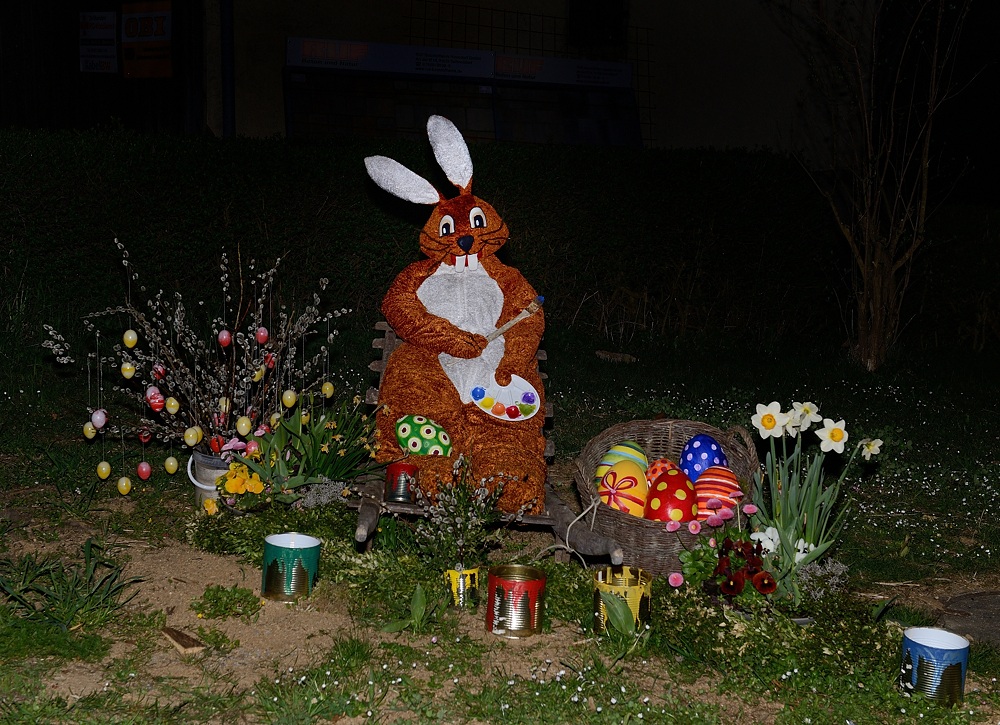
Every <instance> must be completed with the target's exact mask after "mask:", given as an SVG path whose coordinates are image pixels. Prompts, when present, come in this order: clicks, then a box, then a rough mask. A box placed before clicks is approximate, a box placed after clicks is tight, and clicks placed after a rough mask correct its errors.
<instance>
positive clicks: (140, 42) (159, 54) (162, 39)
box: [122, 0, 173, 78]
mask: <svg viewBox="0 0 1000 725" xmlns="http://www.w3.org/2000/svg"><path fill="white" fill-rule="evenodd" d="M170 30H171V13H170V0H156V1H154V2H135V3H123V4H122V62H123V65H124V66H125V77H126V78H169V77H170V76H171V75H172V73H173V70H172V58H171V50H170Z"/></svg>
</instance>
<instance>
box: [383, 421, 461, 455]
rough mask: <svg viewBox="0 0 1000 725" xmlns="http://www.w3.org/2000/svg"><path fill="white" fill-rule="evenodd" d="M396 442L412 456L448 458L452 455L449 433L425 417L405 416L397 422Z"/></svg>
mask: <svg viewBox="0 0 1000 725" xmlns="http://www.w3.org/2000/svg"><path fill="white" fill-rule="evenodd" d="M396 440H397V441H399V446H400V448H402V449H403V450H404V451H406V452H408V453H409V454H410V455H411V456H447V455H449V454H450V453H451V436H449V435H448V431H446V430H445V429H444V428H442V427H441V426H440V425H438V424H437V423H435V422H434V421H433V420H431V419H430V418H428V417H427V416H425V415H404V416H403V417H402V418H400V419H399V420H397V421H396Z"/></svg>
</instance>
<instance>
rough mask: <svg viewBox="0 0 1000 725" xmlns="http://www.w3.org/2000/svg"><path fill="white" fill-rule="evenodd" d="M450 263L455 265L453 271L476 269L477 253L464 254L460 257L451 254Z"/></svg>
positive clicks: (477, 264)
mask: <svg viewBox="0 0 1000 725" xmlns="http://www.w3.org/2000/svg"><path fill="white" fill-rule="evenodd" d="M451 263H452V264H453V265H455V271H456V272H461V271H462V270H464V269H466V268H469V269H478V268H479V255H478V254H466V255H463V256H461V257H458V256H456V255H454V254H453V255H451Z"/></svg>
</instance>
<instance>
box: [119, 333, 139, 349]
mask: <svg viewBox="0 0 1000 725" xmlns="http://www.w3.org/2000/svg"><path fill="white" fill-rule="evenodd" d="M138 341H139V335H137V334H136V332H135V330H125V334H124V335H122V342H124V343H125V347H127V348H133V347H135V344H136V343H137V342H138Z"/></svg>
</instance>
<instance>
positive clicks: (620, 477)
mask: <svg viewBox="0 0 1000 725" xmlns="http://www.w3.org/2000/svg"><path fill="white" fill-rule="evenodd" d="M647 489H648V486H647V485H646V473H645V470H644V467H642V466H640V465H639V464H638V463H636V462H635V461H632V460H629V459H622V460H620V461H618V462H617V463H613V464H612V465H611V466H610V467H609V468H608V470H607V471H606V472H605V474H604V476H602V477H601V482H600V483H599V484H598V485H597V495H598V496H600V498H601V502H602V503H605V504H607V505H608V506H610V507H611V508H613V509H616V510H617V511H624V512H625V513H629V514H632V515H633V516H639V517H642V514H643V512H644V511H645V509H646V494H647Z"/></svg>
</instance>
